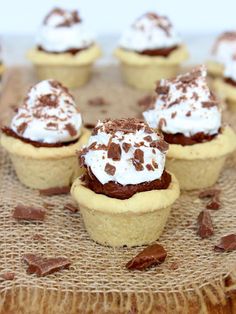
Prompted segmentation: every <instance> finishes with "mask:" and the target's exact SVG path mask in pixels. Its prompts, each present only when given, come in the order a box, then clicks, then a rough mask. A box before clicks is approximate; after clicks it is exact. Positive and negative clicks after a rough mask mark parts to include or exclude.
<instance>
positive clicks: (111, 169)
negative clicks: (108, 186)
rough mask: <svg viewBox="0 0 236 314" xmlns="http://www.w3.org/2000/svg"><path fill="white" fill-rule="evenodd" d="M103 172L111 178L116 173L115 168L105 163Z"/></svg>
mask: <svg viewBox="0 0 236 314" xmlns="http://www.w3.org/2000/svg"><path fill="white" fill-rule="evenodd" d="M105 172H106V173H107V174H109V175H111V176H114V174H115V173H116V167H115V166H112V165H111V164H109V163H107V164H106V166H105Z"/></svg>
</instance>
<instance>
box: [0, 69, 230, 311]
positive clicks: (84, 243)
mask: <svg viewBox="0 0 236 314" xmlns="http://www.w3.org/2000/svg"><path fill="white" fill-rule="evenodd" d="M116 71H117V69H113V68H111V69H110V68H107V69H103V70H99V71H98V72H97V73H96V75H95V77H94V80H93V81H92V82H91V83H90V85H88V86H87V87H84V88H83V89H80V90H79V91H76V92H75V93H74V94H75V95H76V99H77V103H78V105H79V106H80V107H81V111H82V113H83V112H84V118H85V122H90V123H92V122H94V121H95V120H96V116H97V117H98V118H103V117H104V116H112V117H114V116H116V115H117V116H119V117H121V116H125V117H126V116H139V115H140V112H141V108H139V107H138V106H137V103H136V102H137V99H139V98H140V97H141V96H142V95H143V93H140V92H137V91H134V90H132V89H129V88H127V87H124V86H123V85H122V84H121V83H120V82H119V80H118V75H117V74H116ZM33 82H34V80H33V76H32V73H31V71H30V70H29V69H26V68H21V69H20V68H18V69H11V70H10V71H9V72H8V75H7V77H6V81H5V91H4V93H3V95H2V98H1V106H2V107H1V112H2V115H1V122H2V123H5V121H7V119H8V118H9V116H10V115H11V114H12V112H10V111H11V110H9V106H13V105H15V104H16V103H17V102H19V101H20V99H22V97H23V96H24V92H25V90H26V88H27V87H29V86H30V85H32V83H33ZM97 96H104V97H105V98H106V99H107V100H108V101H109V103H110V105H107V106H103V107H92V106H89V105H88V104H87V100H88V99H90V98H93V97H97ZM7 107H8V109H7ZM105 111H106V112H105ZM217 186H218V187H219V188H221V190H222V196H221V200H222V208H221V209H220V210H219V211H212V218H213V223H214V226H215V235H214V236H213V237H211V238H210V239H207V240H201V239H199V237H198V236H197V235H196V218H197V216H198V214H199V212H200V211H201V210H202V209H203V208H204V206H205V201H202V200H200V199H199V198H198V192H189V193H183V194H182V196H181V197H180V199H179V200H178V201H177V202H176V204H175V205H174V206H173V209H172V213H171V216H170V219H169V220H168V223H167V226H166V228H165V232H164V234H163V235H162V236H161V238H160V241H159V242H160V243H161V244H163V245H164V247H165V248H166V249H167V251H168V258H167V259H166V261H165V263H163V264H162V265H160V266H158V267H155V268H152V269H150V270H148V271H145V272H138V271H135V272H130V271H128V270H126V269H125V264H126V262H127V261H129V260H130V259H131V258H132V257H133V256H134V255H135V254H136V253H138V252H139V251H140V248H138V247H137V248H133V249H127V248H121V249H113V248H108V247H103V246H100V245H98V244H96V243H94V242H93V241H91V240H90V239H89V237H88V234H87V233H86V231H85V230H84V226H83V223H82V220H81V217H80V213H79V212H78V213H76V214H72V213H70V212H68V211H66V210H64V209H63V207H64V205H65V204H66V203H67V202H70V201H71V198H70V196H69V195H68V196H54V197H42V196H39V193H38V191H33V190H30V189H27V188H25V187H24V186H23V185H21V184H20V183H19V181H18V180H17V178H16V176H15V174H14V170H13V168H12V165H11V163H10V161H9V158H8V156H7V154H6V153H5V152H4V151H3V150H0V199H1V203H0V212H1V220H0V237H1V251H0V256H1V259H0V261H1V263H0V274H2V273H5V272H7V271H10V272H15V274H16V277H15V279H14V280H13V281H1V282H0V287H1V289H0V296H1V297H0V313H17V314H18V313H20V314H21V313H24V314H25V313H26V314H27V313H31V314H36V313H37V314H38V313H57V314H60V313H69V314H70V313H191V314H192V313H193V314H194V313H200V312H202V313H210V311H211V310H210V309H211V308H212V306H214V305H217V304H222V305H224V304H226V302H227V296H229V295H230V294H231V293H233V291H235V290H236V252H232V253H216V252H214V251H213V247H214V244H216V243H217V242H218V240H219V238H220V237H221V236H223V235H225V234H229V233H233V232H235V221H236V211H235V204H236V196H235V188H236V168H235V167H234V164H231V166H230V167H228V168H227V169H225V171H224V173H223V175H222V176H221V178H220V180H219V182H218V185H217ZM45 202H46V203H47V205H48V203H49V204H52V205H53V206H51V207H50V206H49V207H50V209H47V217H46V221H45V222H43V223H19V222H16V221H15V220H14V219H13V218H12V217H11V213H12V210H13V208H14V206H15V205H17V204H19V203H22V204H27V205H29V204H32V205H38V206H44V205H45ZM47 207H48V206H47ZM35 234H40V235H42V236H43V237H44V239H43V241H42V242H39V241H35V240H33V236H34V235H35ZM24 253H38V254H42V255H44V256H58V255H60V256H66V257H68V258H69V259H70V260H71V261H72V265H71V267H70V269H69V270H64V271H62V272H58V273H56V274H53V275H50V276H47V277H43V278H37V277H36V276H34V275H27V274H26V266H25V265H24V263H23V262H22V255H23V254H24ZM176 268H177V269H176ZM232 311H233V310H232ZM229 313H230V312H229Z"/></svg>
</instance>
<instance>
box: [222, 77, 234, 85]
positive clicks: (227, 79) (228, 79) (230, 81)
mask: <svg viewBox="0 0 236 314" xmlns="http://www.w3.org/2000/svg"><path fill="white" fill-rule="evenodd" d="M224 81H225V83H227V84H230V85H232V86H234V87H236V81H234V80H233V79H231V78H229V77H226V78H225V79H224Z"/></svg>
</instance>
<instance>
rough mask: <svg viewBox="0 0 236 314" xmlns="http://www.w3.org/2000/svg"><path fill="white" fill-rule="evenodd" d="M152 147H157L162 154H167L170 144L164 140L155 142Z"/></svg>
mask: <svg viewBox="0 0 236 314" xmlns="http://www.w3.org/2000/svg"><path fill="white" fill-rule="evenodd" d="M150 147H155V148H157V149H159V150H160V151H161V152H162V153H165V152H166V151H167V150H168V148H169V144H168V143H167V142H165V141H164V140H162V139H160V140H157V141H153V142H152V143H151V144H150Z"/></svg>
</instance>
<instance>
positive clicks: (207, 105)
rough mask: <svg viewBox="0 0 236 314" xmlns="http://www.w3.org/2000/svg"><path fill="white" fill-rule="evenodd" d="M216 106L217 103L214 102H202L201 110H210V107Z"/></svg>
mask: <svg viewBox="0 0 236 314" xmlns="http://www.w3.org/2000/svg"><path fill="white" fill-rule="evenodd" d="M216 106H217V102H216V101H203V102H202V108H208V109H210V108H212V107H216Z"/></svg>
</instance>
